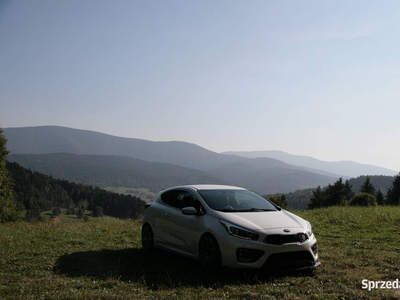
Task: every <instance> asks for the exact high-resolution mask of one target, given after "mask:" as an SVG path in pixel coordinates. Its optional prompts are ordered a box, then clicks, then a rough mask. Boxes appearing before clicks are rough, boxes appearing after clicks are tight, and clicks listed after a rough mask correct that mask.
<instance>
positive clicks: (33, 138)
mask: <svg viewBox="0 0 400 300" xmlns="http://www.w3.org/2000/svg"><path fill="white" fill-rule="evenodd" d="M4 135H5V137H6V138H7V140H8V142H7V148H8V150H9V151H10V153H11V154H49V153H72V154H93V155H113V156H130V157H134V158H137V159H140V160H144V161H148V162H160V163H169V164H176V165H180V166H184V167H187V168H193V169H198V170H203V171H206V170H208V169H211V168H213V167H215V166H216V165H221V164H224V163H228V162H231V161H234V160H235V159H237V158H234V156H226V155H225V156H224V155H220V154H218V153H215V152H212V151H210V150H207V149H205V148H202V147H200V146H197V145H195V144H190V143H186V142H174V141H173V142H153V141H147V140H142V139H134V138H122V137H116V136H112V135H108V134H103V133H99V132H94V131H89V130H79V129H72V128H66V127H58V126H39V127H22V128H6V129H4ZM239 159H243V158H239Z"/></svg>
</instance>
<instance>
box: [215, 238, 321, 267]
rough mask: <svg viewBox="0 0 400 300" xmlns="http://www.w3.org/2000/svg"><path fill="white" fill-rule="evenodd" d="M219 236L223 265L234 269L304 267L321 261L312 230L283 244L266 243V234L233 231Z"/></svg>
mask: <svg viewBox="0 0 400 300" xmlns="http://www.w3.org/2000/svg"><path fill="white" fill-rule="evenodd" d="M217 240H218V243H219V246H220V251H221V261H222V265H223V266H225V267H228V268H232V269H237V268H250V269H270V270H284V269H291V270H301V269H307V268H315V267H317V266H318V265H319V264H320V262H319V261H318V245H317V240H316V238H315V236H314V235H313V234H312V235H311V236H310V237H309V238H308V240H307V241H304V242H302V243H288V244H283V245H273V244H267V243H265V242H264V238H261V239H259V240H258V241H252V240H244V239H240V238H236V237H233V236H230V235H224V236H220V237H219V238H218V239H217Z"/></svg>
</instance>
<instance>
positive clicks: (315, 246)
mask: <svg viewBox="0 0 400 300" xmlns="http://www.w3.org/2000/svg"><path fill="white" fill-rule="evenodd" d="M311 250H312V252H313V253H314V255H317V253H318V245H317V243H315V244H314V245H313V246H312V247H311Z"/></svg>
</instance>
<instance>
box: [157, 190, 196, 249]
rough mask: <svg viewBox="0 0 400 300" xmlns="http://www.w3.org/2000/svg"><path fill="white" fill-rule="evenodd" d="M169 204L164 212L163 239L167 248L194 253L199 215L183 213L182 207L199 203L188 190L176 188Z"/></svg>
mask: <svg viewBox="0 0 400 300" xmlns="http://www.w3.org/2000/svg"><path fill="white" fill-rule="evenodd" d="M171 204H172V205H171V206H169V207H166V209H165V213H164V230H165V235H164V237H165V241H166V243H167V245H168V247H169V248H171V249H174V250H176V251H179V252H184V253H186V254H188V255H193V256H194V255H196V249H197V241H198V237H199V234H200V233H199V224H200V221H201V218H202V216H201V215H185V214H183V213H182V208H184V207H195V206H197V205H201V204H200V202H199V201H198V200H197V199H196V197H195V196H194V195H193V194H192V193H190V191H187V190H183V189H177V190H175V192H174V195H173V201H172V202H171Z"/></svg>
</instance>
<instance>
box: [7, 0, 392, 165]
mask: <svg viewBox="0 0 400 300" xmlns="http://www.w3.org/2000/svg"><path fill="white" fill-rule="evenodd" d="M399 11H400V1H398V0H393V1H376V0H371V1H368V0H367V1H366V0H357V1H354V0H352V1H348V0H345V1H336V0H335V1H333V0H332V1H323V0H315V1H313V0H310V1H306V0H304V1H301V0H291V1H282V0H276V1H269V0H263V1H255V0H251V1H245V0H241V1H236V0H209V1H207V0H201V1H194V0H193V1H190V0H182V1H175V0H158V1H152V0H141V1H139V0H137V1H136V0H118V1H112V0H93V1H91V0H85V1H82V0H17V1H11V0H9V1H7V0H0V127H3V128H6V127H22V126H38V125H59V126H67V127H73V128H78V129H88V130H93V131H99V132H103V133H108V134H112V135H117V136H123V137H134V138H142V139H147V140H153V141H170V140H180V141H187V142H191V143H195V144H198V145H200V146H202V147H205V148H207V149H209V150H212V151H216V152H222V151H229V150H232V151H239V150H240V151H250V150H282V151H285V152H289V153H292V154H298V155H308V156H313V157H315V158H318V159H321V160H327V161H339V160H353V161H356V162H360V163H368V164H375V165H379V166H383V167H387V168H390V169H393V170H396V171H399V170H400V117H399V113H400V33H399V29H400V17H399Z"/></svg>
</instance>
